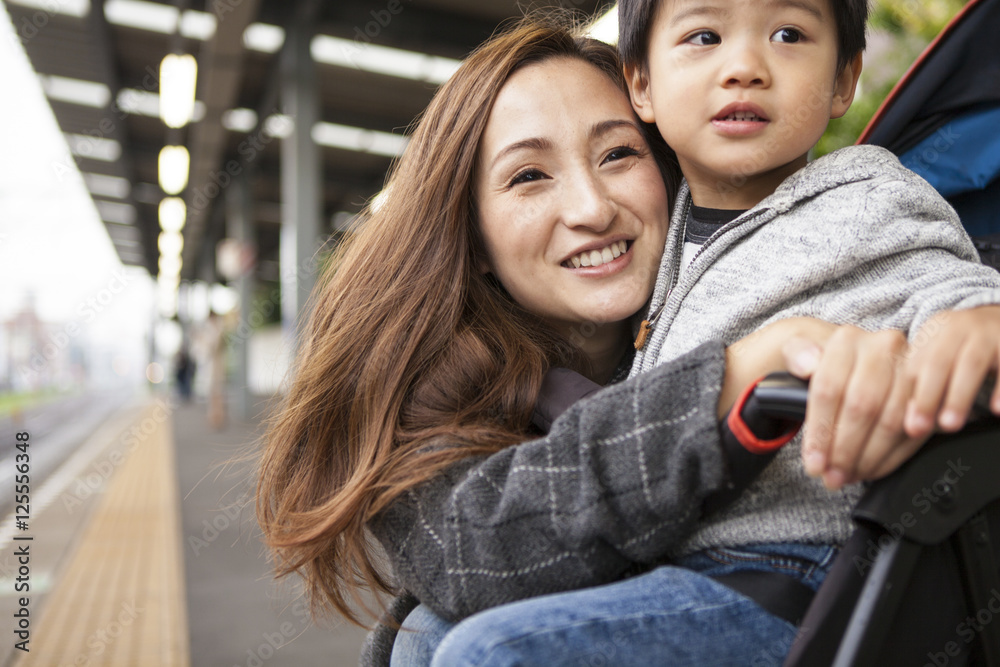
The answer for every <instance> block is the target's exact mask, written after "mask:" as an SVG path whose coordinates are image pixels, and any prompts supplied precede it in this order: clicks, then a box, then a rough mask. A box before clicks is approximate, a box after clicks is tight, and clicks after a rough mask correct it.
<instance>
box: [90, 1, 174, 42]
mask: <svg viewBox="0 0 1000 667" xmlns="http://www.w3.org/2000/svg"><path fill="white" fill-rule="evenodd" d="M177 17H178V12H177V8H176V7H174V6H173V5H164V4H160V3H158V2H142V0H107V2H105V3H104V18H105V19H107V21H108V23H111V24H113V25H120V26H126V27H129V28H139V29H140V30H150V31H153V32H159V33H163V34H165V35H171V34H173V33H174V32H176V31H177Z"/></svg>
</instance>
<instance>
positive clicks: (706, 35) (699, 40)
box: [685, 30, 722, 46]
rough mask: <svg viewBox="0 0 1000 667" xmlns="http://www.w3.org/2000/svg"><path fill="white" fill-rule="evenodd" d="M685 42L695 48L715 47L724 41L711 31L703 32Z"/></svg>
mask: <svg viewBox="0 0 1000 667" xmlns="http://www.w3.org/2000/svg"><path fill="white" fill-rule="evenodd" d="M685 41H687V42H688V43H690V44H694V45H695V46H713V45H715V44H718V43H719V42H721V41H722V39H721V38H720V37H719V36H718V35H717V34H716V33H714V32H712V31H711V30H701V31H699V32H696V33H695V34H693V35H691V36H690V37H688V38H687V40H685Z"/></svg>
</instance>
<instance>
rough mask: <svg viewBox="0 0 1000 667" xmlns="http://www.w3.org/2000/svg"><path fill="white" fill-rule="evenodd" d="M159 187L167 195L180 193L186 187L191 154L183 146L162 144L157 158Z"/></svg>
mask: <svg viewBox="0 0 1000 667" xmlns="http://www.w3.org/2000/svg"><path fill="white" fill-rule="evenodd" d="M158 167H159V179H160V187H161V188H163V191H164V192H166V193H167V194H168V195H176V194H180V192H181V191H182V190H183V189H184V188H186V187H187V183H188V174H189V172H190V169H191V155H190V154H189V153H188V149H187V148H185V147H184V146H164V147H163V148H162V149H160V158H159V160H158Z"/></svg>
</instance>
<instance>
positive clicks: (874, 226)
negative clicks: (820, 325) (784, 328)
mask: <svg viewBox="0 0 1000 667" xmlns="http://www.w3.org/2000/svg"><path fill="white" fill-rule="evenodd" d="M868 185H869V187H870V189H869V190H868V191H867V193H866V195H865V196H864V197H863V202H864V203H863V204H862V206H861V207H860V209H858V210H856V211H853V213H854V215H852V216H851V218H852V219H851V220H850V221H849V222H847V223H846V224H847V226H848V227H849V228H848V229H844V228H840V229H835V230H834V229H831V233H836V234H838V235H839V237H840V238H839V241H840V243H839V248H838V251H837V253H836V255H835V258H834V260H835V264H834V265H832V266H831V268H832V273H833V274H835V275H833V276H829V278H830V279H831V280H830V282H828V283H827V284H826V285H824V286H822V287H821V289H825V290H826V291H828V292H829V293H832V294H834V295H835V296H834V298H832V299H831V300H829V301H826V302H825V305H824V307H823V308H822V309H821V310H820V311H819V312H816V311H813V312H809V313H806V312H803V313H801V314H811V315H815V316H818V317H820V318H822V319H826V320H828V321H832V322H851V323H853V324H857V325H858V326H862V327H865V328H868V329H871V330H875V329H882V328H894V329H898V330H901V331H904V332H906V333H907V334H908V335H909V338H910V341H911V343H916V342H917V341H916V338H917V335H918V333H919V332H920V330H921V327H922V326H923V325H924V324H925V323H926V322H927V320H928V319H929V318H930V317H931V316H933V315H934V314H936V313H939V312H941V311H946V310H963V309H966V308H974V307H977V306H984V305H996V304H1000V273H998V272H997V271H996V270H995V269H993V268H991V267H988V266H984V265H983V264H982V263H981V262H980V260H979V255H978V253H977V252H976V249H975V246H974V245H973V243H972V240H971V239H970V238H969V235H968V234H967V233H966V231H965V229H964V228H963V227H962V223H961V221H960V220H959V218H958V215H957V214H956V213H955V211H954V209H953V208H952V207H951V206H950V205H949V204H948V202H947V201H945V200H944V199H943V198H942V197H941V196H940V195H939V194H938V193H937V191H936V190H934V188H933V187H932V186H931V185H930V184H928V183H927V182H926V181H924V180H923V179H921V178H919V177H918V176H916V175H915V174H912V173H910V172H897V173H896V174H894V178H883V179H876V180H875V181H874V182H872V183H870V184H868ZM837 245H838V244H836V242H835V239H833V238H831V247H837ZM816 259H818V258H816ZM818 287H819V286H818ZM885 313H892V315H891V316H890V317H889V318H888V319H886V318H885ZM787 314H788V313H786V315H787ZM792 314H798V313H792ZM924 333H925V334H926V333H927V332H926V331H925V332H924Z"/></svg>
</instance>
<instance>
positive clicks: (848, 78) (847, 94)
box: [830, 53, 863, 118]
mask: <svg viewBox="0 0 1000 667" xmlns="http://www.w3.org/2000/svg"><path fill="white" fill-rule="evenodd" d="M862 61H863V59H862V54H861V53H858V54H857V55H856V56H854V57H853V58H851V61H850V62H849V63H847V64H846V65H844V69H842V70H840V73H839V74H837V79H836V81H834V87H833V106H832V107H831V109H830V118H840V117H841V116H843V115H844V114H845V113H847V110H848V109H850V108H851V102H853V101H854V94H855V93H856V92H857V90H858V77H860V76H861V64H862Z"/></svg>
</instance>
